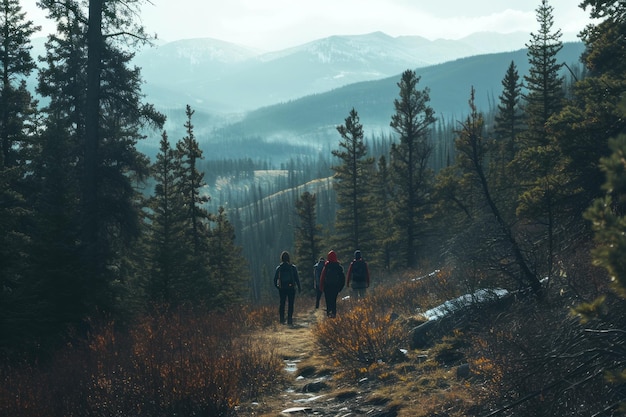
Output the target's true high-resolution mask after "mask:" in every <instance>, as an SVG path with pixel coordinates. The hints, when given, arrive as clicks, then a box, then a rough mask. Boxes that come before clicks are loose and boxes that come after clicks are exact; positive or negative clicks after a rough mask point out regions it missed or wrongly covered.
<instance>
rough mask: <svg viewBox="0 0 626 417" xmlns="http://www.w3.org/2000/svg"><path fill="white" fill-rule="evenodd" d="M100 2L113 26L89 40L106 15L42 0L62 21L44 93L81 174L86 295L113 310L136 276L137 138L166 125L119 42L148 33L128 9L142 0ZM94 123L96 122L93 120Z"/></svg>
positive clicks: (142, 170) (142, 164)
mask: <svg viewBox="0 0 626 417" xmlns="http://www.w3.org/2000/svg"><path fill="white" fill-rule="evenodd" d="M94 3H95V2H94ZM99 3H100V6H102V9H101V14H102V20H101V26H102V27H103V28H105V30H106V32H101V33H100V35H101V36H97V38H98V40H94V39H91V42H89V41H88V40H87V38H88V36H89V35H88V33H87V32H89V29H88V28H87V27H86V26H85V24H86V22H88V21H89V18H94V19H95V20H93V21H91V23H92V26H91V29H92V32H91V34H93V33H94V32H93V31H95V32H96V34H97V33H98V29H97V28H95V27H94V25H96V26H97V22H98V21H99V20H98V19H97V16H95V15H91V16H89V18H88V17H87V16H86V15H85V13H86V12H87V10H85V7H84V6H83V4H82V3H79V2H74V1H67V2H62V3H59V2H54V1H47V0H44V1H42V2H41V4H42V7H45V8H47V9H48V13H49V15H50V16H51V18H52V19H54V20H55V21H56V22H57V31H58V33H57V34H53V35H51V36H50V37H49V39H48V42H47V55H46V58H45V64H46V65H45V67H44V68H43V69H42V71H41V72H40V76H39V84H38V92H39V93H40V94H41V95H42V96H44V97H46V98H48V105H47V106H46V107H45V108H44V111H45V113H47V116H48V117H47V120H46V130H49V131H55V132H63V134H64V137H65V139H64V142H65V143H64V146H66V149H67V151H68V152H70V155H68V156H70V157H69V158H68V159H67V161H68V163H69V165H68V166H67V167H66V169H67V170H68V172H69V173H71V175H72V177H73V178H76V179H79V180H80V192H79V194H78V195H76V196H75V197H74V199H73V200H72V201H73V202H77V205H78V207H79V211H78V213H77V216H76V218H75V221H76V222H78V224H79V225H80V227H79V230H81V231H82V233H83V236H82V237H81V238H80V240H79V242H80V249H81V253H82V271H81V274H80V275H81V278H82V279H83V280H84V282H85V285H84V287H85V288H86V290H85V291H84V293H83V300H82V301H83V302H84V303H85V304H86V305H89V306H90V308H91V309H92V310H93V311H96V310H98V311H107V310H115V309H117V307H120V306H122V305H123V302H121V301H122V300H123V299H124V297H125V294H124V292H125V291H126V288H124V285H120V284H121V283H127V282H129V279H130V276H132V275H133V271H132V269H131V268H130V265H131V264H130V263H129V262H128V258H127V257H126V255H127V254H129V253H130V252H131V249H132V248H133V243H134V239H136V238H137V237H138V236H139V231H140V227H139V226H140V213H139V207H138V205H137V203H138V202H139V201H140V199H139V198H138V193H137V189H136V187H135V184H136V183H137V182H140V181H142V180H143V179H144V178H145V177H146V175H147V172H148V161H147V159H146V158H145V156H143V155H141V154H140V153H139V152H138V151H137V150H136V143H137V141H138V140H140V139H142V138H143V131H144V130H143V129H145V128H146V127H148V126H151V125H152V126H156V127H159V126H160V125H162V123H163V121H164V118H163V116H162V115H160V114H159V113H158V112H156V111H154V109H153V107H152V106H150V105H147V104H144V103H142V102H141V98H142V96H141V90H140V88H141V78H140V73H139V69H137V68H131V66H130V61H131V59H132V53H130V52H129V50H130V49H129V48H126V47H120V46H119V45H120V43H116V41H118V40H120V39H119V37H117V35H116V34H117V33H120V34H129V33H130V34H132V33H135V34H140V33H141V31H136V32H133V29H132V28H133V26H132V25H131V24H130V21H129V19H132V16H134V15H133V14H132V13H130V14H129V13H126V11H127V8H128V7H132V5H133V4H135V3H136V2H133V1H131V2H125V3H122V2H116V1H114V2H99ZM89 11H90V12H93V11H94V10H93V9H91V10H89ZM120 28H122V29H123V30H120V31H119V32H117V29H120ZM109 31H111V32H116V33H111V32H109ZM129 38H132V39H139V38H141V36H139V37H136V38H133V37H132V36H130V37H129ZM94 44H95V46H94ZM90 47H91V48H95V49H97V50H98V51H94V50H92V51H90V50H89V48H90ZM90 52H93V53H95V55H93V54H91V55H90ZM94 56H95V57H97V61H98V62H95V61H94ZM90 57H91V61H90V59H89V58H90ZM87 67H89V70H88V71H85V68H87ZM94 71H95V72H97V74H94ZM92 77H93V78H92ZM94 80H96V81H97V84H99V85H98V86H96V85H95V81H94ZM90 82H91V83H92V84H90ZM94 89H96V92H94ZM88 96H89V99H91V102H89V100H88ZM94 96H95V99H96V100H94ZM88 102H89V105H88V104H87V103H88ZM96 105H97V108H95V107H96ZM94 115H95V116H94ZM94 117H95V120H96V121H95V122H94ZM88 121H89V122H88ZM93 123H96V124H97V126H96V127H94V126H88V125H92V124H93ZM88 129H90V130H89V131H88ZM87 137H89V140H87V139H86V138H87ZM94 141H95V142H94ZM94 143H95V145H94ZM87 144H89V146H87ZM45 158H46V157H45V156H44V157H43V159H45ZM87 165H90V166H89V167H87ZM94 181H95V182H94Z"/></svg>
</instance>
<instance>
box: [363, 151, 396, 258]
mask: <svg viewBox="0 0 626 417" xmlns="http://www.w3.org/2000/svg"><path fill="white" fill-rule="evenodd" d="M391 177H392V175H391V172H390V171H389V166H388V165H387V158H386V157H385V155H381V156H380V158H378V164H377V169H376V172H375V173H374V175H373V178H372V182H371V193H370V194H371V196H372V200H371V209H372V212H371V214H370V215H371V218H372V219H375V221H374V222H372V231H373V243H374V244H373V245H372V248H371V254H370V255H369V259H370V261H369V265H370V268H372V267H376V266H380V268H382V269H384V270H389V269H391V268H392V267H396V266H397V264H398V260H397V259H395V258H394V248H395V247H396V244H397V242H398V238H399V236H398V231H397V229H396V227H395V225H394V224H393V205H394V201H393V182H392V179H391Z"/></svg>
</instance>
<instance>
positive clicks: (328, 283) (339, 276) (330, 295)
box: [320, 250, 346, 317]
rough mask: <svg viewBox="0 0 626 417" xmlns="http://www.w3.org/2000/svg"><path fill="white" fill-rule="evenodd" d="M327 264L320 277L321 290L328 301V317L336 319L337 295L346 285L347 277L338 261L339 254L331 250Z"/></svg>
mask: <svg viewBox="0 0 626 417" xmlns="http://www.w3.org/2000/svg"><path fill="white" fill-rule="evenodd" d="M326 259H327V260H326V263H325V264H324V269H323V270H322V275H321V276H320V290H322V291H323V292H324V299H325V300H326V316H328V317H335V316H336V315H337V295H339V292H340V291H341V290H342V289H343V287H344V285H345V283H346V276H345V274H344V272H343V266H341V264H340V263H339V261H338V260H337V254H336V253H335V251H333V250H331V251H330V252H328V256H327V257H326Z"/></svg>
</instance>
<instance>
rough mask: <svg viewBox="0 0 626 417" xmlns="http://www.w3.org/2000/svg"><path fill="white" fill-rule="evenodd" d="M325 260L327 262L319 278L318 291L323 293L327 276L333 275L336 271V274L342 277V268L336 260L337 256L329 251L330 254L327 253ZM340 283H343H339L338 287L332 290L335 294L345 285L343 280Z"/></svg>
mask: <svg viewBox="0 0 626 417" xmlns="http://www.w3.org/2000/svg"><path fill="white" fill-rule="evenodd" d="M327 259H328V260H327V261H326V263H325V264H324V269H323V270H322V276H321V277H320V290H322V291H324V287H325V286H326V285H327V283H326V275H327V274H330V273H334V272H335V271H336V272H337V273H340V274H341V275H342V276H344V272H343V267H342V266H341V264H340V263H339V261H338V260H337V254H336V253H335V252H334V251H332V250H331V251H330V252H328V256H327ZM344 277H345V276H344ZM342 281H343V282H341V283H340V285H337V286H336V287H338V288H333V289H336V290H337V292H339V291H341V290H342V289H343V287H344V285H345V278H344V279H343V280H342Z"/></svg>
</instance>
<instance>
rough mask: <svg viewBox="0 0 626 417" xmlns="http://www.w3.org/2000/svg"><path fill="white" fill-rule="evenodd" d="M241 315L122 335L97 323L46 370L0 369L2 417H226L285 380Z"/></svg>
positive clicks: (166, 321) (198, 318)
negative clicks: (101, 416) (0, 379)
mask: <svg viewBox="0 0 626 417" xmlns="http://www.w3.org/2000/svg"><path fill="white" fill-rule="evenodd" d="M238 314H239V313H238V312H228V313H225V314H209V315H207V314H196V313H194V312H193V311H184V310H177V311H174V312H165V313H155V314H154V315H151V316H146V317H143V318H141V319H139V320H138V321H137V322H136V323H134V324H133V325H132V326H130V328H129V329H127V330H125V331H121V330H119V329H117V328H116V326H115V323H103V324H101V325H94V326H93V329H92V332H91V334H90V336H89V337H88V338H87V339H86V340H83V341H79V342H77V343H76V344H74V345H68V346H67V347H66V348H65V349H63V350H61V351H60V352H59V354H58V356H57V357H56V358H55V360H53V361H52V362H50V363H49V364H46V366H35V365H33V364H24V365H23V366H19V367H15V366H14V367H3V368H2V369H1V370H0V372H1V373H2V375H1V377H2V380H3V381H7V383H3V385H2V387H1V388H0V414H1V415H12V416H42V415H63V416H75V415H76V416H77V415H128V414H129V413H131V414H132V415H135V416H151V417H152V416H157V417H158V416H170V415H175V414H177V415H210V416H216V417H218V416H230V415H232V413H233V410H234V408H235V407H236V406H237V405H238V404H239V403H241V402H242V401H248V400H250V399H254V398H257V397H258V396H261V395H264V394H266V393H268V392H271V391H272V390H274V389H275V387H276V384H277V383H280V381H281V380H282V379H283V378H284V376H283V366H284V365H283V360H282V358H281V357H279V356H278V355H277V353H276V351H275V350H274V349H273V348H272V345H271V344H269V343H264V342H262V341H261V340H260V339H259V338H258V336H256V337H254V338H253V337H252V336H250V335H249V333H247V332H246V331H245V327H244V325H243V324H242V323H244V322H245V321H244V320H241V317H240V316H238ZM59 413H60V414H59Z"/></svg>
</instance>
